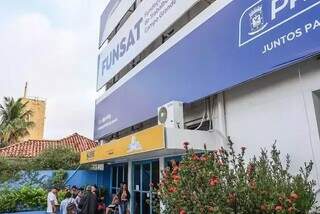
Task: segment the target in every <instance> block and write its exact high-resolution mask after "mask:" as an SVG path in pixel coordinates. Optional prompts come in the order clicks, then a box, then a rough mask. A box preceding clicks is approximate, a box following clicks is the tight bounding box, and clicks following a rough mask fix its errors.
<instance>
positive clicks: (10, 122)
mask: <svg viewBox="0 0 320 214" xmlns="http://www.w3.org/2000/svg"><path fill="white" fill-rule="evenodd" d="M27 104H28V103H27V102H23V101H22V99H21V98H20V99H18V100H16V101H15V100H14V98H12V97H4V102H3V105H0V142H2V143H4V144H6V145H9V144H13V143H16V142H18V141H19V140H20V139H21V138H23V137H25V136H27V135H29V131H28V129H30V128H32V127H33V126H34V122H32V121H30V117H31V116H32V111H31V110H28V109H26V105H27Z"/></svg>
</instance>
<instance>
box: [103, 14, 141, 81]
mask: <svg viewBox="0 0 320 214" xmlns="http://www.w3.org/2000/svg"><path fill="white" fill-rule="evenodd" d="M142 21H143V18H141V19H140V20H139V21H138V22H137V23H136V24H135V25H134V28H133V29H131V30H130V31H129V35H128V36H127V37H123V38H122V39H121V41H120V43H118V44H117V45H116V47H115V48H114V49H112V50H110V52H109V54H108V55H107V56H106V57H105V58H104V59H103V61H102V71H101V72H102V75H104V73H105V72H106V71H108V70H109V69H110V68H111V66H112V65H114V64H115V63H116V62H117V61H118V60H119V59H120V58H121V57H123V56H124V55H125V54H126V52H128V51H129V49H130V48H132V47H133V46H134V45H135V43H136V42H137V41H139V40H140V37H141V36H140V35H141V23H142Z"/></svg>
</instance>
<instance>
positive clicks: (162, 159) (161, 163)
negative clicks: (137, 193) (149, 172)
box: [159, 157, 165, 213]
mask: <svg viewBox="0 0 320 214" xmlns="http://www.w3.org/2000/svg"><path fill="white" fill-rule="evenodd" d="M164 168H165V162H164V157H160V158H159V173H160V174H159V175H160V180H161V179H162V173H161V172H162V170H164ZM162 210H164V205H163V204H162V202H161V201H160V211H161V213H162Z"/></svg>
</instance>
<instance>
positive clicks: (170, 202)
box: [157, 141, 316, 214]
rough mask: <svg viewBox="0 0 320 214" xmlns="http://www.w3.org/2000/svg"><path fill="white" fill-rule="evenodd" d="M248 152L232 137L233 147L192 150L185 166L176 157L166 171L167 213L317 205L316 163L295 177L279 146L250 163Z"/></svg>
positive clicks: (266, 213)
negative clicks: (235, 146) (313, 177)
mask: <svg viewBox="0 0 320 214" xmlns="http://www.w3.org/2000/svg"><path fill="white" fill-rule="evenodd" d="M186 149H187V146H186ZM245 150H246V148H241V152H240V153H239V154H236V153H235V151H234V149H233V143H232V142H231V141H230V148H229V149H228V150H225V149H223V148H221V149H220V150H219V151H214V152H208V151H206V152H205V153H204V154H202V155H198V154H196V153H194V152H193V151H191V150H188V149H187V153H186V155H185V157H184V158H183V160H182V162H181V164H180V166H177V165H176V163H175V162H174V161H173V162H172V163H173V168H172V169H170V168H167V169H166V170H164V172H163V179H162V181H161V182H160V186H159V189H158V191H157V194H158V196H159V198H160V199H161V200H162V202H163V204H164V205H165V209H164V210H163V213H167V214H169V213H170V214H172V213H194V214H196V213H217V214H223V213H230V214H232V213H237V214H247V213H257V214H260V213H261V214H273V213H283V214H284V213H308V212H309V211H310V210H311V209H312V208H313V207H314V206H315V204H316V201H315V194H314V187H315V182H314V181H310V179H309V177H310V173H311V170H312V165H313V164H312V162H310V163H308V164H305V166H304V167H303V168H301V169H300V172H299V174H297V175H292V174H290V173H289V168H290V158H289V156H287V161H286V164H285V165H283V164H282V163H281V161H280V151H278V150H277V149H276V146H275V145H274V146H273V147H272V150H271V151H270V155H268V153H267V151H265V150H262V151H261V154H260V156H259V158H255V157H254V158H253V159H252V160H251V161H249V162H246V161H245V158H244V156H245ZM157 204H159V203H157Z"/></svg>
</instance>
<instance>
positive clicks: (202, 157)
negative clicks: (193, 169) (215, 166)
mask: <svg viewBox="0 0 320 214" xmlns="http://www.w3.org/2000/svg"><path fill="white" fill-rule="evenodd" d="M200 160H201V161H207V160H208V157H207V156H203V155H202V156H201V158H200Z"/></svg>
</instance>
